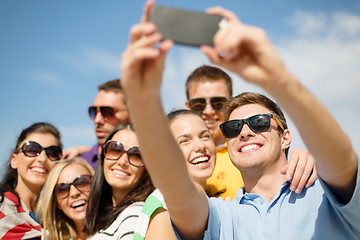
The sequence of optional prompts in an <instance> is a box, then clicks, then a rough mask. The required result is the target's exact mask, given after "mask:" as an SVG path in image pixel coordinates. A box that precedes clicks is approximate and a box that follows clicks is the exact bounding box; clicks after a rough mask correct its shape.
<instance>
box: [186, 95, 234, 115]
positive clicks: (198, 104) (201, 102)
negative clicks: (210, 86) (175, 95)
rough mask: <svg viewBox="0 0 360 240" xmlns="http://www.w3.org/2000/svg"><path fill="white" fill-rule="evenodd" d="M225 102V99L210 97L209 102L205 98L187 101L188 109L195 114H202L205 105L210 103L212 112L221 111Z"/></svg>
mask: <svg viewBox="0 0 360 240" xmlns="http://www.w3.org/2000/svg"><path fill="white" fill-rule="evenodd" d="M226 101H227V98H226V97H211V98H210V101H207V100H206V99H205V98H193V99H191V100H189V106H190V109H191V110H193V111H196V112H202V111H204V109H205V108H206V105H207V104H208V103H210V105H211V107H212V108H213V109H214V111H221V110H222V108H223V107H224V105H225V103H226Z"/></svg>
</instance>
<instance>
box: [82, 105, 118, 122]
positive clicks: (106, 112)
mask: <svg viewBox="0 0 360 240" xmlns="http://www.w3.org/2000/svg"><path fill="white" fill-rule="evenodd" d="M98 111H100V113H101V115H102V116H103V118H104V119H106V120H111V119H113V118H114V117H115V113H116V112H117V111H118V110H117V109H116V108H113V107H109V106H101V107H96V106H90V107H89V116H90V118H91V119H92V120H94V119H95V117H96V113H97V112H98Z"/></svg>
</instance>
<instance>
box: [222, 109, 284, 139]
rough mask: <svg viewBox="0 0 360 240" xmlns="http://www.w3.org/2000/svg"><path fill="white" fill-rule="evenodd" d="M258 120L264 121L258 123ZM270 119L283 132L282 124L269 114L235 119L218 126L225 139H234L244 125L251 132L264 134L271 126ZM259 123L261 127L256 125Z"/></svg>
mask: <svg viewBox="0 0 360 240" xmlns="http://www.w3.org/2000/svg"><path fill="white" fill-rule="evenodd" d="M260 118H265V120H266V121H265V122H264V120H262V121H261V122H260V120H261V119H260ZM271 119H274V120H275V122H276V123H277V124H278V125H279V127H280V128H281V129H282V130H283V131H284V130H285V129H284V126H283V125H282V123H281V122H280V121H279V120H278V119H277V118H276V117H275V116H274V115H273V114H271V113H269V114H257V115H253V116H251V117H248V118H246V119H235V120H230V121H226V122H224V123H222V124H220V129H221V132H222V134H223V136H224V137H225V138H234V137H237V136H239V134H240V133H241V130H242V128H243V126H244V124H245V123H246V124H247V125H248V127H249V128H250V129H251V131H253V132H265V131H267V130H269V128H270V126H271ZM259 123H261V125H257V124H259ZM265 123H266V125H265ZM234 125H236V126H234Z"/></svg>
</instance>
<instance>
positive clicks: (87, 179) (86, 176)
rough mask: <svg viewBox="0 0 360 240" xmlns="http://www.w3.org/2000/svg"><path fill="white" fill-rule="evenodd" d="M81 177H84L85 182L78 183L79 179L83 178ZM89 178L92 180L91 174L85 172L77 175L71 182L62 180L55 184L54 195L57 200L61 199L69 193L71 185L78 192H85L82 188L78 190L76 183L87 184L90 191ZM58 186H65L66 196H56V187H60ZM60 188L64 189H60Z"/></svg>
mask: <svg viewBox="0 0 360 240" xmlns="http://www.w3.org/2000/svg"><path fill="white" fill-rule="evenodd" d="M83 179H86V181H87V183H81V182H80V183H78V181H79V180H83ZM91 180H92V176H91V175H89V174H85V175H80V176H77V177H76V178H75V179H74V181H72V182H71V183H67V182H63V183H58V184H56V185H55V187H54V196H55V198H56V199H57V200H61V199H65V198H67V197H68V196H69V193H70V189H71V186H74V187H75V188H76V189H77V190H78V191H79V192H81V193H85V192H84V191H83V190H80V189H79V188H80V187H79V186H77V185H85V184H86V185H87V184H89V192H90V186H91ZM60 186H66V191H67V192H66V196H65V197H57V195H58V193H57V189H58V188H59V187H60ZM62 190H65V188H64V189H62Z"/></svg>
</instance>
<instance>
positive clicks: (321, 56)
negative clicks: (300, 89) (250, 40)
mask: <svg viewBox="0 0 360 240" xmlns="http://www.w3.org/2000/svg"><path fill="white" fill-rule="evenodd" d="M288 23H289V24H291V26H292V28H293V29H294V30H295V33H296V34H295V36H296V37H295V38H291V39H289V37H286V36H283V37H282V38H281V37H280V38H279V39H280V41H279V42H278V43H277V44H276V47H277V49H278V50H279V51H280V53H281V55H282V56H283V58H284V61H285V62H286V64H287V66H288V68H289V69H290V70H291V71H292V72H293V73H294V74H295V75H296V76H297V77H298V78H299V79H300V80H301V82H302V83H303V84H304V85H305V86H306V87H307V88H308V89H309V90H310V91H311V92H313V93H314V94H315V95H316V96H317V97H318V98H319V99H320V100H321V101H322V102H323V103H324V104H325V105H326V106H327V107H328V109H329V110H330V111H331V112H332V113H333V114H334V116H335V118H336V119H337V120H338V122H339V123H340V125H341V127H342V128H343V129H344V130H345V132H346V133H347V134H348V135H349V136H350V138H351V140H352V141H353V145H354V147H355V149H356V150H357V152H358V153H360V135H359V133H360V125H359V124H358V123H357V122H356V119H359V118H360V111H359V109H360V95H359V92H360V81H359V76H360V57H359V56H360V16H358V15H354V14H351V13H345V12H338V13H333V14H324V13H317V14H313V13H308V12H303V11H297V12H295V13H294V15H293V17H292V18H291V19H289V20H288ZM312 24H315V25H314V26H312ZM296 134H297V133H296ZM296 138H298V137H297V136H296Z"/></svg>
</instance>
